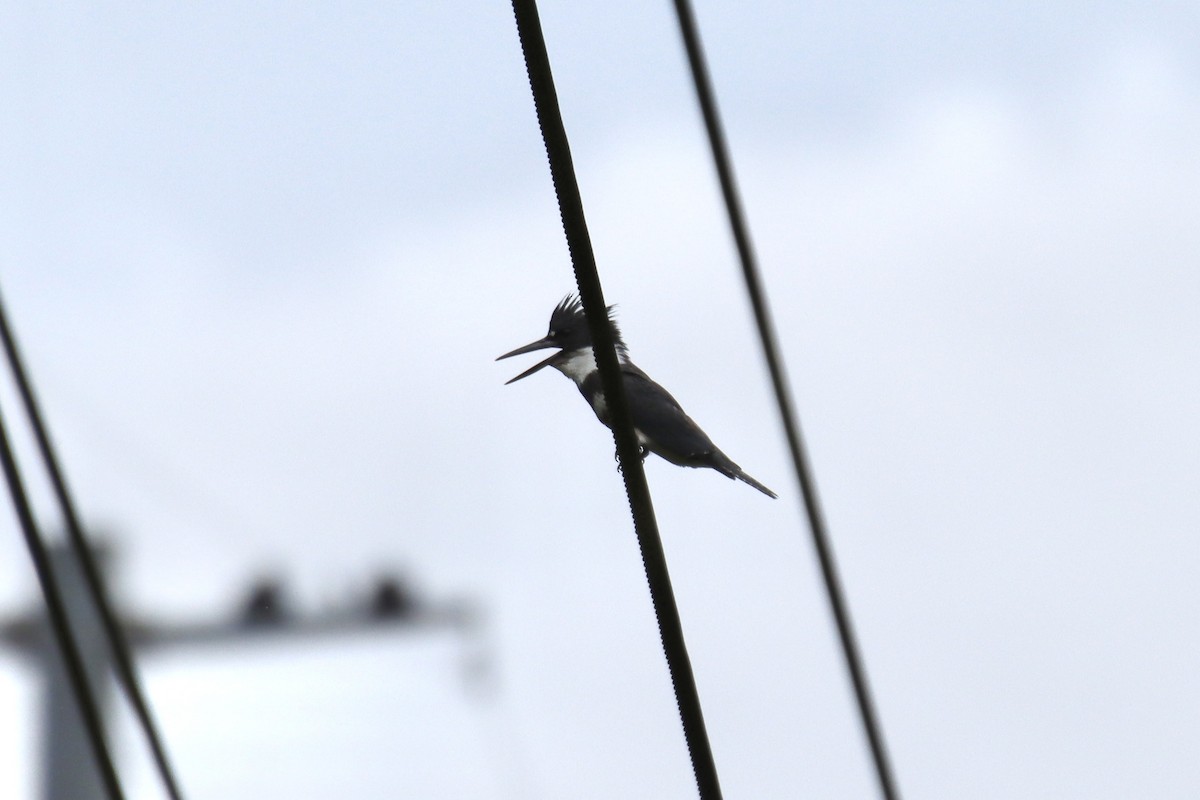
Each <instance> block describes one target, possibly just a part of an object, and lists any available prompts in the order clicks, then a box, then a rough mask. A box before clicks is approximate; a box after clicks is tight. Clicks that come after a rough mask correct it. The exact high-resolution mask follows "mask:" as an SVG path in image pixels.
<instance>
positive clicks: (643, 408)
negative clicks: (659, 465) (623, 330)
mask: <svg viewBox="0 0 1200 800" xmlns="http://www.w3.org/2000/svg"><path fill="white" fill-rule="evenodd" d="M621 372H622V375H623V377H624V379H625V394H626V396H627V399H628V401H629V413H630V416H632V417H633V425H634V427H635V428H637V429H638V430H639V431H640V432H641V434H642V436H643V437H644V438H645V439H646V440H647V446H648V447H649V448H650V450H651V451H652V452H654V453H657V454H658V455H660V456H662V457H663V458H665V459H666V460H668V461H670V462H672V463H674V464H679V465H682V466H700V465H707V462H708V459H707V458H706V456H709V455H710V454H711V453H713V452H714V451H716V449H717V448H716V447H715V446H714V445H713V443H712V440H711V439H709V438H708V435H707V434H705V433H704V431H702V430H700V426H699V425H697V424H696V423H695V422H693V421H692V418H691V417H689V416H688V415H687V414H685V413H684V411H683V408H682V407H681V406H680V405H679V403H678V401H676V400H675V398H674V397H672V396H671V394H670V392H668V391H667V390H666V389H664V388H662V387H661V386H659V385H658V384H657V383H655V382H654V381H652V380H650V378H649V376H647V375H646V373H644V372H642V371H641V370H640V369H638V368H637V367H635V366H634V365H633V364H629V363H626V364H622V365H621Z"/></svg>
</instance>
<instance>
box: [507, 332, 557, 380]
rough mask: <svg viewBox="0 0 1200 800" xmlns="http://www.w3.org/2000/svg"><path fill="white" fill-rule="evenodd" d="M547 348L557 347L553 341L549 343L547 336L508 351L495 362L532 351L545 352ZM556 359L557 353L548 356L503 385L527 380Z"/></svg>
mask: <svg viewBox="0 0 1200 800" xmlns="http://www.w3.org/2000/svg"><path fill="white" fill-rule="evenodd" d="M547 347H558V345H557V344H555V343H554V342H553V341H551V340H550V337H548V336H547V337H545V338H543V339H538V340H537V341H536V342H530V343H529V344H527V345H525V346H524V347H518V348H517V349H516V350H510V351H509V352H507V353H505V354H504V355H502V356H500V357H499V358H497V359H496V360H497V361H501V360H503V359H506V358H512V357H513V356H519V355H521V354H522V353H532V352H533V351H534V350H545V349H546V348H547ZM557 357H558V353H555V354H554V355H552V356H550V357H549V358H547V359H543V360H542V361H539V362H538V363H536V364H534V365H533V366H532V367H530V368H529V369H527V370H525V371H524V372H522V373H521V374H520V375H518V376H517V377H515V378H513V379H512V380H508V381H505V382H504V385H505V386H508V385H509V384H510V383H516V382H517V381H519V380H521V378H528V377H529V376H530V375H532V374H533V373H535V372H537V371H538V370H539V369H541V368H542V367H548V366H550V362H551V361H553V360H554V359H555V358H557Z"/></svg>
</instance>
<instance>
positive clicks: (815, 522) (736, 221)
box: [674, 0, 900, 800]
mask: <svg viewBox="0 0 1200 800" xmlns="http://www.w3.org/2000/svg"><path fill="white" fill-rule="evenodd" d="M674 2H675V11H676V15H677V16H678V18H679V28H680V32H681V34H682V36H683V43H684V47H685V49H686V50H687V56H688V63H689V64H690V66H691V71H692V80H693V82H694V83H695V86H696V96H697V99H698V100H699V102H700V110H701V113H702V114H703V116H704V127H705V129H706V130H707V132H708V141H709V145H710V147H711V149H712V156H713V162H714V163H715V165H716V169H717V175H718V177H719V179H720V183H721V194H722V195H723V196H724V199H725V208H726V210H727V212H728V215H729V225H730V228H731V229H732V232H733V238H734V242H735V243H736V244H737V251H738V256H739V258H740V260H741V264H742V275H743V277H744V278H745V282H746V292H747V294H748V295H749V296H750V303H751V305H752V306H753V307H754V319H755V321H756V322H757V324H758V332H759V338H760V339H761V341H762V348H763V355H764V356H765V358H766V360H767V366H768V368H769V369H770V372H771V383H772V385H773V386H774V389H775V400H776V404H777V405H778V407H779V416H780V418H781V420H782V422H783V428H784V431H785V433H786V435H787V441H788V448H789V449H790V450H791V455H792V464H793V466H794V468H795V471H796V479H797V482H798V483H799V485H800V493H801V495H802V496H803V497H804V508H805V512H806V513H807V516H808V523H809V530H810V532H811V534H812V541H813V546H814V547H815V548H816V551H817V558H818V560H819V561H820V564H821V575H822V576H823V578H824V580H825V591H826V594H827V595H828V597H829V605H830V609H831V610H832V612H833V618H834V621H835V623H836V625H837V630H838V637H839V638H840V640H841V644H842V652H843V654H844V656H845V661H846V669H847V671H848V672H849V674H850V681H851V683H852V684H853V686H854V696H855V698H856V700H857V701H858V710H859V716H860V717H861V719H862V726H863V729H864V731H865V733H866V736H867V741H868V744H869V746H870V748H871V756H872V760H873V762H874V766H875V773H876V776H877V777H878V782H879V790H880V793H881V794H882V795H883V797H885V798H887V800H898V798H899V797H900V794H899V790H898V789H897V787H896V779H895V776H894V775H893V772H892V766H891V763H890V761H889V759H888V754H887V747H886V745H885V743H884V738H883V731H882V728H881V726H880V724H879V719H878V715H877V713H876V711H875V704H874V701H873V700H872V698H871V690H870V686H869V685H868V683H867V673H866V667H865V666H864V664H863V660H862V655H861V653H860V650H859V646H858V642H857V639H856V637H855V633H854V625H853V623H852V621H851V619H850V609H849V606H848V605H847V603H846V599H845V592H844V591H843V589H842V583H841V578H840V577H839V575H838V570H837V564H836V563H835V561H834V555H833V548H832V545H831V544H830V542H829V533H828V531H827V528H826V524H825V515H824V512H823V511H822V509H821V503H820V498H819V497H818V495H817V487H816V481H815V479H814V478H813V472H812V467H811V466H810V464H809V459H808V455H807V453H806V451H805V447H804V441H803V439H802V437H801V435H800V424H799V422H798V420H797V416H796V412H795V410H794V404H793V402H792V399H791V394H790V392H789V390H788V380H787V376H786V375H785V373H784V367H783V359H782V357H781V356H780V355H779V348H778V345H777V344H776V336H775V328H774V325H773V323H772V322H771V312H770V308H769V307H768V306H767V298H766V292H765V291H764V289H763V287H762V280H761V278H760V276H759V269H758V261H757V259H756V257H755V255H754V248H753V247H752V246H751V243H750V233H749V230H748V227H747V225H746V221H745V215H744V214H743V212H742V203H741V199H740V197H739V195H738V189H737V183H736V181H735V179H734V176H733V165H732V160H731V159H730V157H729V147H728V145H727V144H726V141H725V133H724V130H723V128H722V126H721V119H720V116H719V114H718V112H717V102H716V98H715V95H714V92H713V89H712V82H711V80H710V79H709V75H708V67H707V66H706V64H705V59H704V52H703V49H702V48H701V45H700V34H699V32H698V31H697V28H696V20H695V15H694V14H693V13H692V9H691V4H690V3H689V2H688V0H674Z"/></svg>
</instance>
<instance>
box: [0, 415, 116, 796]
mask: <svg viewBox="0 0 1200 800" xmlns="http://www.w3.org/2000/svg"><path fill="white" fill-rule="evenodd" d="M0 461H2V462H3V466H4V477H5V480H6V481H7V482H8V491H9V494H10V495H11V496H12V501H13V510H14V511H15V512H16V514H17V520H18V521H19V522H20V524H21V531H22V532H23V533H24V535H25V544H26V546H27V547H28V548H29V557H30V558H31V559H33V566H34V569H35V570H36V572H37V577H38V583H39V584H41V587H42V595H43V596H44V597H45V598H46V612H47V615H48V617H49V620H50V628H51V629H52V630H53V631H54V638H55V640H56V641H57V642H58V648H59V652H60V653H61V654H62V660H63V666H64V667H65V668H66V672H67V680H68V682H69V683H70V684H71V689H72V690H73V691H74V693H75V700H76V707H77V708H78V709H79V715H80V717H82V719H83V726H84V728H85V729H86V731H87V737H88V741H89V742H90V743H91V747H92V755H93V756H94V757H95V760H96V768H97V771H98V772H99V773H100V779H101V782H102V783H103V784H104V788H105V792H106V793H107V795H108V797H109V800H123V798H124V797H125V795H124V794H123V793H122V792H121V784H120V781H118V779H117V771H116V768H115V767H114V766H113V760H112V757H111V755H110V754H109V750H108V745H107V744H106V742H105V738H104V723H103V720H102V719H101V716H100V711H99V708H98V706H97V703H96V696H95V694H94V693H93V691H92V687H91V685H90V684H89V683H88V679H87V673H86V672H85V670H84V666H83V658H82V657H81V656H80V654H79V648H78V646H77V645H76V644H75V638H74V636H73V634H72V632H71V624H70V622H69V620H68V618H67V611H66V608H65V607H64V605H63V601H62V591H61V590H60V588H59V584H58V577H57V576H56V575H55V574H54V568H53V566H52V565H51V563H50V557H49V555H48V554H47V553H46V545H45V543H44V542H42V538H41V535H40V534H39V533H38V529H37V523H36V522H35V521H34V518H33V512H32V510H31V509H30V506H29V497H28V495H27V494H26V493H25V486H24V485H23V484H22V482H21V474H20V471H19V469H18V467H17V461H16V458H15V456H14V455H13V451H12V448H11V447H10V446H9V443H8V433H7V431H6V428H5V424H4V416H3V412H0Z"/></svg>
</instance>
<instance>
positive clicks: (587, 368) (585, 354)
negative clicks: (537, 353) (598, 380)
mask: <svg viewBox="0 0 1200 800" xmlns="http://www.w3.org/2000/svg"><path fill="white" fill-rule="evenodd" d="M554 366H555V367H556V368H557V369H558V371H559V372H561V373H562V374H563V375H566V376H567V377H568V378H570V379H571V380H573V381H575V385H576V386H582V385H583V382H584V380H586V379H587V376H588V375H591V374H592V373H593V372H595V371H596V356H595V354H593V353H592V348H590V347H581V348H579V349H578V350H573V351H571V353H570V355H568V356H567V360H566V361H564V362H562V363H561V364H555V365H554Z"/></svg>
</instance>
